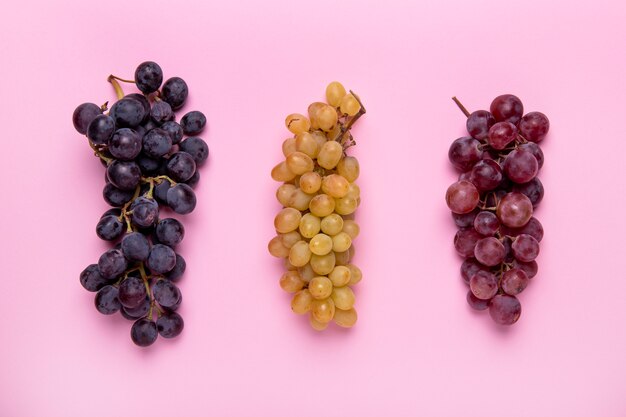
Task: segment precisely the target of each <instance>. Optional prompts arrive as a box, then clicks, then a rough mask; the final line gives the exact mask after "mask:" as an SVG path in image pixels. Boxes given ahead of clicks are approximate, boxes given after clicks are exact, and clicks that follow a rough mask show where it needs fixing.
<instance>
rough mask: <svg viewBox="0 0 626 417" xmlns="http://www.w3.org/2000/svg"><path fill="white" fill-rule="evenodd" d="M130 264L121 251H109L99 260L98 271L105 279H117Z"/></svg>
mask: <svg viewBox="0 0 626 417" xmlns="http://www.w3.org/2000/svg"><path fill="white" fill-rule="evenodd" d="M127 267H128V263H127V262H126V258H124V255H123V254H122V251H121V250H119V249H109V250H108V251H106V252H104V253H103V254H102V255H101V256H100V259H99V260H98V271H99V272H100V275H102V276H103V277H104V278H105V279H115V278H117V277H119V276H120V275H122V274H123V273H124V271H126V268H127Z"/></svg>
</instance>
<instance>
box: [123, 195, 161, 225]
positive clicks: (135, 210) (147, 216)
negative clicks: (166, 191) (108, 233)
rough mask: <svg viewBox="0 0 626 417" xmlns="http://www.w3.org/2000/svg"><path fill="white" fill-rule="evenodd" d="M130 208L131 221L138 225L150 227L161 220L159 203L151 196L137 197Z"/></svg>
mask: <svg viewBox="0 0 626 417" xmlns="http://www.w3.org/2000/svg"><path fill="white" fill-rule="evenodd" d="M130 209H131V211H132V214H131V215H130V221H131V223H132V224H134V225H136V226H139V227H150V226H152V225H154V224H156V222H157V221H158V220H159V204H158V203H157V202H156V201H154V200H153V199H151V198H146V197H138V198H136V199H135V201H133V203H132V204H131V205H130Z"/></svg>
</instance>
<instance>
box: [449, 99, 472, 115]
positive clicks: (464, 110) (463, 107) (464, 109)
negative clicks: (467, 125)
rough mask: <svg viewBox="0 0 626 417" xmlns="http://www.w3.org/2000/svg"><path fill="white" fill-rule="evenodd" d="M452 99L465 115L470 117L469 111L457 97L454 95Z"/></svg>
mask: <svg viewBox="0 0 626 417" xmlns="http://www.w3.org/2000/svg"><path fill="white" fill-rule="evenodd" d="M452 101H454V102H455V103H456V105H457V106H459V109H461V111H462V112H463V114H464V115H465V117H470V114H471V113H470V112H469V111H468V110H467V109H466V108H465V106H464V105H463V104H461V102H460V101H459V99H458V98H456V96H454V97H452Z"/></svg>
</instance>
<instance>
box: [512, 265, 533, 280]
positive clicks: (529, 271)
mask: <svg viewBox="0 0 626 417" xmlns="http://www.w3.org/2000/svg"><path fill="white" fill-rule="evenodd" d="M513 265H514V266H515V268H519V269H521V270H523V271H524V272H525V273H526V276H527V277H528V278H529V279H531V278H533V277H534V276H535V275H537V270H538V266H537V262H536V261H530V262H520V261H515V262H514V263H513Z"/></svg>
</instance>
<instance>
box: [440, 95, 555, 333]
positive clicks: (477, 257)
mask: <svg viewBox="0 0 626 417" xmlns="http://www.w3.org/2000/svg"><path fill="white" fill-rule="evenodd" d="M453 100H454V101H455V102H456V103H457V105H458V106H459V108H460V109H461V110H462V111H463V113H464V114H465V115H466V116H467V123H466V126H467V132H468V133H469V136H467V137H462V138H459V139H457V140H455V141H454V142H452V145H451V146H450V150H449V152H448V157H449V159H450V162H452V165H454V167H455V168H456V169H458V170H459V171H460V172H461V173H460V175H459V179H458V181H457V182H455V183H454V184H452V185H451V186H450V187H449V188H448V190H447V192H446V203H447V204H448V207H449V208H450V210H452V217H453V218H454V222H455V223H456V225H457V226H458V228H459V230H458V231H457V233H456V235H455V237H454V247H455V249H456V251H457V252H458V253H459V255H461V256H462V257H463V258H465V260H464V261H463V264H462V265H461V276H462V277H463V280H464V281H465V283H466V284H468V285H469V291H468V292H467V302H468V304H469V305H470V306H471V307H472V308H474V309H476V310H486V309H489V314H490V316H491V318H492V319H493V320H494V321H495V322H496V323H498V324H503V325H511V324H513V323H515V322H516V321H517V320H518V319H519V317H520V315H521V312H522V307H521V304H520V302H519V300H518V298H517V295H518V294H519V293H521V292H522V291H523V290H524V289H525V288H526V286H527V285H528V283H529V282H530V280H531V279H532V278H533V277H534V276H535V275H536V274H537V262H536V261H535V258H537V255H538V254H539V242H541V239H542V238H543V226H542V225H541V223H540V222H539V220H537V219H536V218H535V217H533V211H534V209H535V208H536V207H537V206H538V205H539V203H541V200H542V199H543V193H544V190H543V185H542V184H541V181H540V180H539V178H537V173H538V172H539V170H540V169H541V167H542V166H543V161H544V156H543V152H542V150H541V148H540V147H539V143H540V142H541V141H542V140H543V139H544V138H545V136H546V134H547V133H548V129H549V128H550V122H549V121H548V118H547V117H546V116H545V115H544V114H543V113H540V112H530V113H527V114H525V115H524V106H523V105H522V102H521V101H520V99H519V98H517V97H516V96H514V95H511V94H505V95H501V96H498V97H496V98H495V99H494V100H493V102H492V103H491V107H490V111H486V110H477V111H475V112H473V113H470V112H469V111H467V109H465V107H463V105H462V104H461V103H460V102H459V101H458V100H457V99H456V97H454V98H453Z"/></svg>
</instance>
